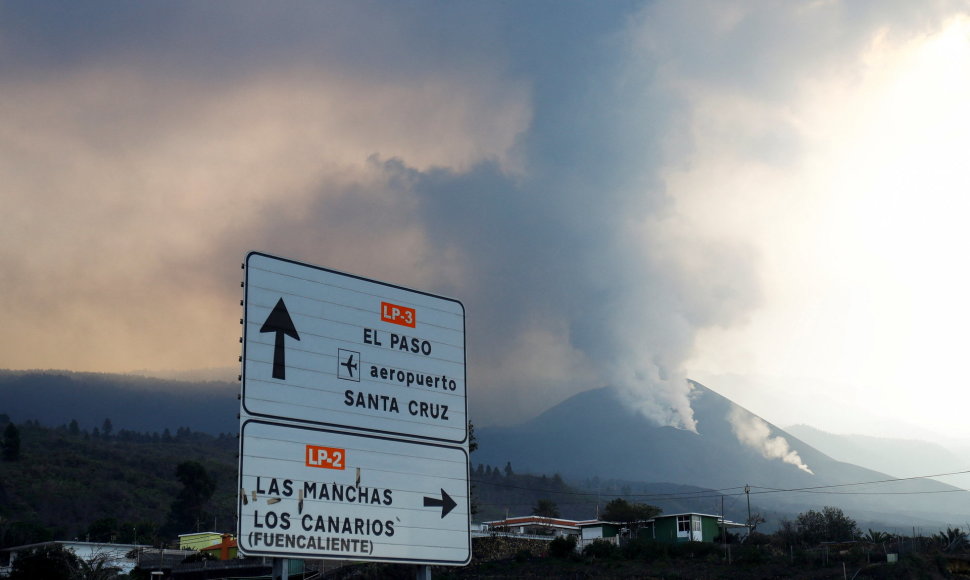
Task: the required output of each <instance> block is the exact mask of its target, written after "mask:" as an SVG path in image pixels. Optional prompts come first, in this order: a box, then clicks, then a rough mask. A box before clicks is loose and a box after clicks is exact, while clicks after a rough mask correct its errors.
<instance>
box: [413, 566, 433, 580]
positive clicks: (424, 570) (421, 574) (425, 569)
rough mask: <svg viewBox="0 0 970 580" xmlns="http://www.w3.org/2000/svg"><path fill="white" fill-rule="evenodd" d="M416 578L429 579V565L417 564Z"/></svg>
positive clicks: (418, 579) (419, 579)
mask: <svg viewBox="0 0 970 580" xmlns="http://www.w3.org/2000/svg"><path fill="white" fill-rule="evenodd" d="M415 578H417V580H431V566H428V565H427V564H424V565H421V566H418V573H417V574H416V575H415Z"/></svg>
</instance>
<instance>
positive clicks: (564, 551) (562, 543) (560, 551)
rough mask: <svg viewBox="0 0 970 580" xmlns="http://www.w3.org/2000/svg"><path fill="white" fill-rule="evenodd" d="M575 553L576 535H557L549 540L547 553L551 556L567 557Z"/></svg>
mask: <svg viewBox="0 0 970 580" xmlns="http://www.w3.org/2000/svg"><path fill="white" fill-rule="evenodd" d="M575 554H576V537H575V536H559V537H558V538H556V539H555V540H553V541H551V542H549V555H550V556H552V557H553V558H561V559H567V558H572V557H573V556H574V555H575Z"/></svg>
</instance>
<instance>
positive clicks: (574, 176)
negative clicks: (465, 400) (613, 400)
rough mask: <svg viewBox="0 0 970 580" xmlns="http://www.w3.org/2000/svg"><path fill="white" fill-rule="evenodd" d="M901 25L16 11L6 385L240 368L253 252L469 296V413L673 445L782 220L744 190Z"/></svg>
mask: <svg viewBox="0 0 970 580" xmlns="http://www.w3.org/2000/svg"><path fill="white" fill-rule="evenodd" d="M905 4H906V3H899V5H892V6H890V7H888V8H886V9H885V10H883V9H882V6H883V5H882V4H879V6H878V7H877V6H876V5H875V4H872V3H866V4H858V5H857V4H853V5H852V6H847V5H842V4H839V3H828V2H816V3H809V4H803V5H798V6H776V5H773V4H770V3H713V2H689V3H675V2H653V3H639V2H629V3H625V2H619V3H610V4H607V5H603V4H599V5H595V6H594V5H587V4H586V3H579V2H577V3H558V2H557V3H551V2H550V3H544V2H528V3H519V4H516V3H511V4H509V3H477V4H440V3H421V2H417V3H409V4H407V5H399V4H395V3H385V2H355V3H352V4H326V5H321V4H318V3H310V2H307V3H296V4H293V5H290V6H289V7H288V9H287V10H278V9H276V8H273V7H268V6H267V5H265V4H261V3H250V2H243V3H234V4H233V5H232V6H226V5H223V6H220V7H218V8H214V7H212V6H209V5H204V4H195V3H191V4H190V3H185V4H178V5H168V6H166V7H165V8H159V7H149V6H144V5H130V4H127V3H121V4H110V5H98V6H95V7H88V8H81V7H77V6H74V5H73V4H70V3H68V4H63V5H54V7H53V8H44V7H38V6H37V5H36V3H8V4H5V5H4V8H3V9H2V10H3V11H4V15H5V18H4V19H3V22H4V23H5V24H4V25H0V26H3V28H2V29H0V32H2V38H3V45H2V46H0V64H2V67H0V71H3V72H2V73H0V74H2V77H0V80H2V81H3V83H4V91H3V93H2V94H0V115H2V116H3V118H4V120H5V121H4V124H3V125H2V126H0V174H3V175H4V184H3V186H2V187H3V196H2V197H0V204H2V207H0V209H2V210H3V215H4V216H5V218H6V221H5V227H4V228H3V230H2V231H0V271H2V272H3V278H0V295H3V296H4V297H5V300H4V302H3V303H2V304H0V316H2V317H3V318H4V320H5V324H6V327H7V328H6V330H7V332H6V333H5V335H4V336H5V337H6V338H4V339H2V340H3V342H2V343H0V357H2V358H0V366H7V367H11V368H25V367H38V366H39V367H67V368H71V369H74V370H103V371H116V370H127V369H141V368H149V369H159V368H172V369H185V368H191V367H213V366H221V365H224V364H231V363H232V362H234V361H235V358H236V356H237V355H238V343H237V342H236V338H237V336H238V332H239V331H238V325H237V322H238V318H239V308H238V298H239V289H238V288H239V285H238V283H239V280H240V279H241V273H240V271H239V267H238V264H239V263H240V261H241V260H242V259H243V257H244V256H245V253H246V252H247V251H249V250H253V249H256V250H261V251H266V252H270V253H275V254H280V255H284V256H287V257H292V258H295V259H299V260H304V261H307V262H311V263H315V264H320V265H324V266H327V267H331V268H336V269H339V270H345V271H349V272H353V273H356V274H359V275H363V276H368V277H373V278H378V279H383V280H388V281H392V282H395V283H399V284H403V285H407V286H413V287H415V288H419V289H421V290H426V291H431V292H436V293H439V294H444V295H448V296H453V297H455V298H458V299H460V300H462V301H463V302H464V303H465V305H466V311H467V316H468V321H467V329H468V337H467V344H468V364H469V393H470V394H469V397H470V408H471V409H472V416H473V418H475V419H476V420H482V421H484V422H514V421H516V420H520V419H525V418H527V417H528V416H529V415H531V414H533V413H535V412H537V411H540V410H542V409H544V408H546V407H548V406H549V405H551V404H553V403H555V402H557V401H559V400H562V399H564V398H566V397H567V396H569V395H571V394H573V393H575V392H578V391H581V390H585V389H588V388H592V387H597V386H601V385H603V384H611V385H613V386H615V387H617V388H618V389H619V390H620V391H621V392H623V393H626V395H627V397H628V400H629V402H630V405H631V406H633V407H636V408H638V409H640V411H641V412H643V413H644V415H646V416H647V417H649V418H651V419H652V420H654V421H656V422H658V423H661V424H666V425H673V426H676V427H680V428H686V429H692V428H693V427H694V421H693V416H692V412H691V409H690V402H689V387H688V385H687V382H686V376H687V372H688V369H687V366H686V361H687V360H688V359H689V358H690V356H691V355H692V354H693V353H694V351H695V348H696V343H697V339H698V336H700V335H702V334H703V333H705V332H712V331H714V332H716V329H724V328H730V327H733V326H736V325H738V324H740V323H743V322H744V321H745V320H747V317H749V316H750V315H751V313H752V311H753V309H755V308H756V307H758V305H760V304H762V302H763V300H764V288H765V287H766V281H765V280H764V279H763V278H762V273H761V272H762V266H763V260H765V255H764V254H763V253H762V252H763V248H761V247H759V246H758V244H756V243H754V241H753V239H752V235H749V234H748V233H747V231H746V230H751V229H757V228H748V227H747V226H748V225H749V224H748V220H750V219H752V216H755V217H756V218H757V223H756V224H755V225H757V226H759V227H761V226H764V227H770V224H771V218H772V216H774V215H776V214H777V211H780V210H779V208H781V209H784V208H785V207H786V206H785V202H787V201H791V200H794V201H796V202H797V200H798V195H797V194H798V192H794V193H788V194H786V195H779V196H777V197H775V198H771V199H772V200H773V201H766V199H768V197H767V196H766V195H765V192H764V189H763V188H757V187H746V186H748V185H751V184H757V183H758V182H759V180H760V179H761V178H762V177H765V176H768V177H771V178H776V177H778V176H779V175H784V174H785V172H786V171H788V170H789V169H790V168H791V167H792V165H793V164H797V163H798V161H799V159H800V158H801V157H800V156H801V155H802V153H803V151H804V147H805V143H806V141H805V133H804V132H803V129H804V127H805V122H804V120H803V119H799V118H797V116H792V115H791V112H790V107H789V103H790V102H792V101H791V100H790V99H792V97H793V95H799V94H801V91H803V89H805V87H806V86H809V87H811V83H810V81H811V78H813V77H812V75H818V74H822V73H824V72H825V71H827V70H831V69H833V68H836V69H839V70H843V69H844V70H848V71H850V72H851V71H852V70H853V69H852V66H853V65H852V63H851V62H844V55H845V54H857V52H858V50H861V49H862V47H865V46H868V44H867V43H870V42H871V41H872V39H873V38H874V35H875V34H876V32H878V31H883V30H885V29H886V28H887V26H889V25H890V24H893V23H895V22H897V21H905V22H908V24H907V26H906V27H903V28H898V27H891V28H889V29H888V30H889V31H888V32H885V33H884V34H887V35H889V36H890V37H893V38H896V37H897V36H898V37H909V36H912V35H914V34H918V33H919V31H920V30H929V29H931V28H932V25H933V22H934V20H933V17H932V15H927V13H924V12H921V11H919V10H915V9H912V8H910V9H907V8H906V6H905ZM114 8H117V10H114ZM944 8H945V5H944V4H940V5H937V4H933V5H932V6H931V9H930V10H929V11H928V12H930V13H933V14H936V13H938V12H941V11H942V10H943V9H944ZM59 9H63V10H64V11H63V12H57V10H59ZM52 11H53V12H52ZM52 14H56V16H57V17H56V18H52ZM10 22H17V23H19V24H18V26H16V27H14V26H13V25H11V24H6V23H10ZM893 35H896V36H893ZM699 39H703V42H701V41H700V40H699ZM840 67H841V68H840ZM725 176H727V177H725ZM726 183H727V184H730V185H731V187H730V188H726V187H722V186H723V185H724V184H726ZM772 183H787V182H786V181H780V182H778V181H772ZM764 204H767V207H768V209H760V208H763V207H765V205H764ZM797 207H801V206H797ZM769 257H771V255H769Z"/></svg>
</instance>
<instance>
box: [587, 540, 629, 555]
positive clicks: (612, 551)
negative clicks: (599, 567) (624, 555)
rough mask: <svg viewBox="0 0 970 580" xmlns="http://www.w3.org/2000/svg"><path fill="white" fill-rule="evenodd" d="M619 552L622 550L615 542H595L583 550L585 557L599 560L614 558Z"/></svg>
mask: <svg viewBox="0 0 970 580" xmlns="http://www.w3.org/2000/svg"><path fill="white" fill-rule="evenodd" d="M619 551H620V549H619V548H617V546H616V544H614V543H613V542H608V541H606V540H595V541H593V543H591V544H589V545H587V546H586V547H585V548H583V556H586V557H588V558H597V559H606V558H614V557H616V556H617V554H618V552H619Z"/></svg>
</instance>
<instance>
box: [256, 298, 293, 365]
mask: <svg viewBox="0 0 970 580" xmlns="http://www.w3.org/2000/svg"><path fill="white" fill-rule="evenodd" d="M259 331H260V332H275V333H276V348H274V349H273V378H274V379H280V380H284V381H285V380H286V351H285V350H284V348H283V335H284V334H285V335H286V336H289V337H291V338H295V339H297V340H300V335H299V334H298V333H297V332H296V326H294V325H293V319H292V318H290V313H289V312H288V311H287V310H286V304H284V303H283V299H282V298H280V301H279V302H277V303H276V306H275V307H273V311H272V312H270V313H269V316H267V317H266V322H264V323H263V326H262V328H260V329H259Z"/></svg>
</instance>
